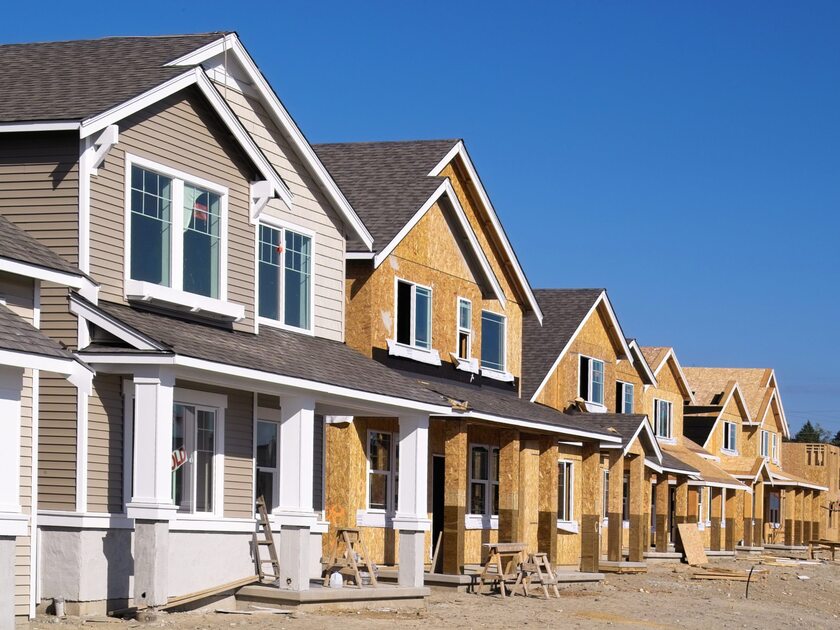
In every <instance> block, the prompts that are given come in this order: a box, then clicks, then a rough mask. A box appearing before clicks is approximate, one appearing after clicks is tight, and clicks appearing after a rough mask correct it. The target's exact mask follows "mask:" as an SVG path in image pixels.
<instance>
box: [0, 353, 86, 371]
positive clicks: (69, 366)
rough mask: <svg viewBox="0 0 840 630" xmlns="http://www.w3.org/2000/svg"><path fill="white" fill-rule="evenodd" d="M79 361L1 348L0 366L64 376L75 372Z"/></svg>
mask: <svg viewBox="0 0 840 630" xmlns="http://www.w3.org/2000/svg"><path fill="white" fill-rule="evenodd" d="M76 363H77V362H76V361H75V360H74V359H71V358H69V357H68V358H66V359H62V358H58V357H48V356H45V355H42V354H33V353H31V352H17V351H15V350H3V349H0V366H6V365H7V366H10V367H17V368H22V369H27V368H29V369H32V370H43V371H44V372H52V373H53V374H60V375H62V376H70V375H71V374H73V373H74V370H75V368H74V364H76Z"/></svg>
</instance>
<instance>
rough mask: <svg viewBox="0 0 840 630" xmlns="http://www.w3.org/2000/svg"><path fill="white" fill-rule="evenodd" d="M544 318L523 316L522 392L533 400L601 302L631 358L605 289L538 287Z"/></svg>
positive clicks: (628, 356)
mask: <svg viewBox="0 0 840 630" xmlns="http://www.w3.org/2000/svg"><path fill="white" fill-rule="evenodd" d="M534 295H536V297H537V299H538V300H539V303H540V307H541V308H542V310H543V321H542V323H540V322H538V321H537V320H536V318H534V317H532V316H530V315H526V316H525V318H523V320H522V396H523V397H524V398H529V399H530V400H535V399H536V397H537V395H538V394H539V393H540V391H542V388H543V387H544V386H545V384H546V383H547V382H548V379H549V378H550V376H551V374H552V372H553V371H554V370H555V369H556V367H557V364H559V363H560V360H561V359H562V358H563V356H564V355H565V354H566V351H567V350H568V348H569V346H570V345H571V343H572V341H573V340H574V338H575V337H576V336H577V335H578V333H579V332H580V331H581V330H582V329H583V326H584V324H585V323H586V322H587V321H588V320H589V317H590V316H591V315H592V313H594V312H595V310H596V309H597V307H598V306H599V305H600V304H603V305H604V307H605V308H606V309H607V313H608V315H609V318H610V319H611V320H612V322H613V325H614V326H615V328H616V337H617V340H618V342H619V344H620V345H622V347H623V348H624V352H625V353H626V355H627V358H628V359H630V358H631V357H630V355H631V352H630V348H629V347H628V346H627V340H626V339H625V337H624V333H622V332H621V326H620V324H619V323H618V319H617V318H616V316H615V312H614V311H613V308H612V305H611V304H610V301H609V298H608V297H607V291H606V289H537V290H536V291H534Z"/></svg>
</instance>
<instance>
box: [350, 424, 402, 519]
mask: <svg viewBox="0 0 840 630" xmlns="http://www.w3.org/2000/svg"><path fill="white" fill-rule="evenodd" d="M374 433H385V434H387V435H390V436H391V447H390V450H389V452H388V463H389V464H390V465H391V470H379V469H376V471H375V472H376V473H377V474H385V475H387V477H386V481H385V505H386V507H385V509H384V510H382V509H379V508H372V507H370V475H371V473H372V472H374V471H373V469H371V467H370V436H371V435H372V434H374ZM399 439H400V434H399V430H397V431H385V430H379V429H368V430H367V431H365V447H364V448H365V481H364V483H365V509H364V510H361V511H362V512H364V513H365V515H366V516H365V518H367V519H368V521H375V522H377V523H378V522H380V521H382V522H383V523H384V522H385V521H386V520H387V521H388V525H389V526H390V521H392V520H393V518H394V515H395V514H396V506H395V505H394V499H395V498H396V496H397V489H398V488H397V486H396V485H395V484H394V477H396V476H397V474H398V473H399V468H398V467H397V457H398V455H397V454H398V452H399ZM380 517H381V518H380ZM357 518H358V515H357ZM374 527H384V525H374Z"/></svg>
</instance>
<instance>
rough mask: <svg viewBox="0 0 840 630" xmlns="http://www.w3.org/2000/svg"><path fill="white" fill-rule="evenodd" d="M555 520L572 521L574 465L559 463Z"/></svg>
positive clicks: (565, 462)
mask: <svg viewBox="0 0 840 630" xmlns="http://www.w3.org/2000/svg"><path fill="white" fill-rule="evenodd" d="M558 475H559V482H558V490H559V492H558V494H557V520H558V521H571V520H574V485H575V478H574V464H573V463H572V462H567V461H561V462H560V463H559V465H558Z"/></svg>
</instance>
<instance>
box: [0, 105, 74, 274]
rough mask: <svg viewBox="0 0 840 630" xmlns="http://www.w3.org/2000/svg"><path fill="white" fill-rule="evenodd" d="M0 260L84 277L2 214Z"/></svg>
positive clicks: (0, 222) (0, 216) (0, 221)
mask: <svg viewBox="0 0 840 630" xmlns="http://www.w3.org/2000/svg"><path fill="white" fill-rule="evenodd" d="M0 100H2V99H0ZM0 258H6V259H8V260H14V261H17V262H19V263H23V264H26V265H34V266H36V267H41V268H43V269H49V270H51V271H58V272H61V273H66V274H70V275H73V276H83V275H84V273H83V272H82V271H81V270H80V269H79V268H78V267H76V266H75V265H71V264H70V263H69V262H67V261H66V260H64V259H63V258H62V257H61V256H59V255H58V254H57V253H55V252H54V251H53V250H52V249H50V248H49V247H47V246H46V245H44V244H43V243H41V241H39V240H37V239H36V238H35V237H33V236H31V235H30V234H29V233H28V232H27V231H26V230H24V229H22V228H20V227H18V226H17V225H15V224H14V223H12V222H11V221H9V220H8V219H7V218H6V217H4V216H3V215H2V214H0Z"/></svg>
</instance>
